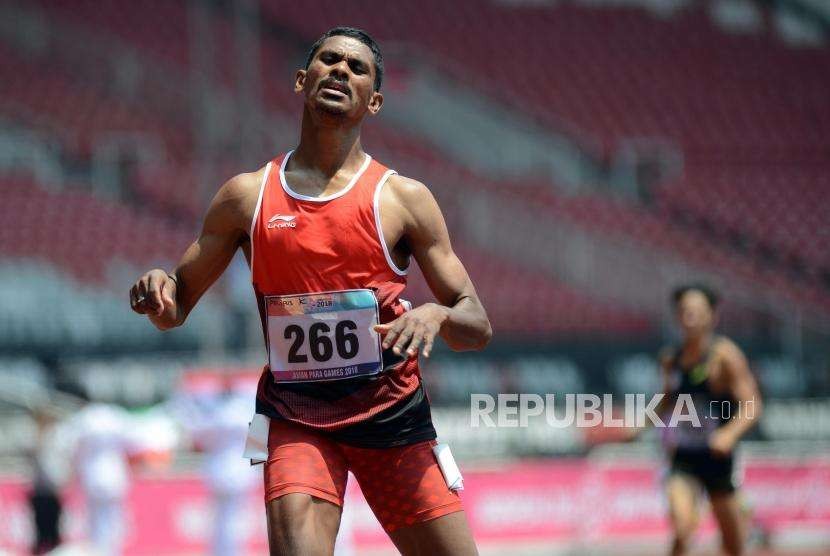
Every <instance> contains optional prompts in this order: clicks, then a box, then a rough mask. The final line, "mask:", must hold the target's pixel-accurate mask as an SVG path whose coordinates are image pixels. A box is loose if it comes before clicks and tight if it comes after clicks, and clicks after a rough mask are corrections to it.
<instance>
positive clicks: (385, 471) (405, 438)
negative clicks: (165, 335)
mask: <svg viewBox="0 0 830 556" xmlns="http://www.w3.org/2000/svg"><path fill="white" fill-rule="evenodd" d="M382 78H383V59H382V56H381V53H380V50H379V48H378V46H377V44H376V43H375V42H374V40H372V38H371V37H369V36H368V35H367V34H366V33H364V32H363V31H360V30H357V29H353V28H345V27H338V28H335V29H332V30H330V31H328V32H327V33H326V34H325V35H323V36H322V37H321V38H320V39H319V40H318V41H317V42H316V43H315V44H314V45H313V46H312V48H311V51H310V53H309V56H308V60H307V63H306V67H305V69H301V70H298V71H297V74H296V79H295V83H294V91H295V93H297V94H299V95H302V96H303V99H304V106H303V118H302V129H301V135H300V143H299V145H298V146H297V148H296V149H295V150H294V151H292V152H289V153H286V154H284V155H281V156H278V157H276V158H275V159H274V160H272V161H271V162H270V163H269V164H267V165H266V166H265V167H263V168H261V169H259V170H258V171H256V172H253V173H250V174H241V175H239V176H236V177H234V178H232V179H231V180H230V181H228V182H227V183H225V184H224V185H223V186H222V188H221V189H220V190H219V192H218V193H217V194H216V197H215V198H214V199H213V201H212V203H211V205H210V208H209V209H208V213H207V215H206V217H205V222H204V227H203V229H202V233H201V235H200V237H199V238H198V239H197V240H196V242H195V243H193V244H192V245H191V246H190V247H189V248H188V249H187V251H186V252H185V254H184V256H183V257H182V260H181V261H180V263H179V265H178V267H177V268H176V269H175V271H173V272H172V273H170V274H168V273H166V272H165V271H163V270H158V269H157V270H152V271H150V272H148V273H146V274H145V275H144V276H142V277H141V278H140V279H139V280H138V281H137V282H136V283H135V284H134V285H133V287H132V289H131V291H130V300H131V306H132V307H133V309H134V310H135V311H136V312H138V313H142V314H146V315H147V316H148V317H149V319H150V321H152V322H153V324H155V325H156V326H157V327H158V328H159V329H162V330H164V329H168V328H171V327H174V326H179V325H181V324H182V323H183V322H184V320H185V318H186V317H187V315H188V313H189V312H190V311H191V310H192V309H193V306H194V305H195V304H196V302H197V301H198V299H199V298H200V297H201V296H202V294H203V293H204V292H205V290H207V288H208V287H210V285H211V284H212V283H213V282H214V281H215V280H216V279H217V278H218V277H219V275H220V274H221V273H222V271H223V270H224V269H225V267H226V266H227V264H228V262H229V261H230V260H231V258H232V257H233V255H234V253H235V252H236V250H237V249H238V248H241V249H242V251H243V253H244V254H245V256H246V258H247V260H248V264H249V265H250V266H251V273H252V278H253V286H254V291H255V293H256V298H257V302H258V306H259V310H260V315H261V317H262V322H263V331H264V333H265V338H266V344H267V347H268V352H269V364H268V366H266V368H265V370H264V372H263V375H262V379H261V381H260V385H259V391H258V393H257V412H258V413H260V414H263V415H267V416H268V417H270V436H269V439H268V459H267V462H266V464H265V490H266V506H267V514H268V529H269V542H270V546H271V553H272V554H302V555H313V554H331V553H332V550H333V546H334V540H335V536H336V533H337V529H338V525H339V521H340V513H341V506H342V503H343V494H344V491H345V486H346V476H347V472H348V471H351V472H352V473H353V474H354V475H355V477H356V478H357V481H358V482H359V483H360V485H361V489H362V490H363V493H364V495H365V497H366V499H367V501H368V503H369V505H370V506H371V507H372V510H373V511H374V513H375V515H376V516H377V517H378V519H379V520H380V522H381V524H382V525H383V526H384V528H385V530H386V531H387V533H388V534H389V536H390V537H391V539H392V541H393V542H394V543H395V545H396V546H397V547H398V549H399V550H400V551H401V552H402V553H404V554H436V555H437V554H452V555H462V554H475V553H476V547H475V544H474V542H473V539H472V535H471V534H470V531H469V528H468V526H467V522H466V519H465V517H464V514H463V511H462V508H461V504H460V500H459V498H458V495H457V493H456V492H454V491H452V490H450V489H449V488H448V487H447V484H446V482H445V480H444V478H443V476H442V474H441V471H440V469H439V467H438V465H437V463H436V457H435V456H434V455H433V452H432V447H433V445H434V444H435V437H436V434H435V430H434V428H433V426H432V421H431V417H430V410H429V404H428V402H427V398H426V395H425V393H424V390H423V386H422V384H421V378H420V374H419V370H418V354H419V353H423V355H424V357H428V356H429V354H430V352H431V351H432V347H433V341H434V339H435V337H436V336H437V335H440V336H441V337H442V338H444V340H445V341H446V342H447V344H448V345H449V346H450V347H451V348H452V349H455V350H469V349H481V348H483V347H484V346H485V345H486V344H487V343H488V341H489V340H490V336H491V334H492V332H491V329H490V323H489V321H488V319H487V315H486V313H485V311H484V308H483V307H482V305H481V302H480V301H479V299H478V296H477V295H476V292H475V288H474V287H473V284H472V282H471V281H470V278H469V277H468V275H467V272H466V270H465V269H464V267H463V265H462V264H461V262H460V261H459V260H458V257H457V256H456V255H455V254H454V252H453V250H452V248H451V246H450V241H449V237H448V234H447V228H446V225H445V223H444V219H443V216H442V214H441V211H440V209H439V208H438V205H437V203H436V202H435V199H434V198H433V196H432V195H431V194H430V192H429V190H428V189H427V188H426V186H424V185H423V184H421V183H419V182H417V181H415V180H412V179H409V178H405V177H403V176H399V175H397V174H395V173H394V172H393V171H391V170H389V169H387V168H386V167H384V166H383V165H381V164H379V163H378V162H376V161H374V160H372V158H371V157H370V156H369V155H367V154H366V153H364V152H363V149H362V148H361V144H360V129H361V124H362V122H363V118H364V117H365V116H366V115H367V114H370V115H374V114H377V112H378V111H379V110H380V108H381V105H382V104H383V95H382V94H381V93H380V87H381V82H382ZM410 256H411V257H414V258H415V260H416V261H417V262H418V265H419V266H420V268H421V270H422V272H423V274H424V276H425V278H426V280H427V283H428V284H429V286H430V288H431V290H432V292H433V293H434V295H435V297H436V298H437V300H438V303H426V304H424V305H422V306H420V307H417V308H414V309H412V308H411V305H410V304H409V303H408V302H407V301H404V300H402V299H401V298H400V297H399V296H400V294H401V293H402V292H403V290H404V287H405V285H406V272H407V267H408V265H409V260H410ZM381 341H382V344H381Z"/></svg>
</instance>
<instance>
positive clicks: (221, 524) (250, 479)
mask: <svg viewBox="0 0 830 556" xmlns="http://www.w3.org/2000/svg"><path fill="white" fill-rule="evenodd" d="M199 378H200V379H204V378H205V376H204V375H201V376H200V377H199ZM211 378H212V379H213V380H212V381H211V383H208V384H205V383H204V381H203V382H202V385H201V386H197V387H194V388H188V386H187V385H185V386H184V388H183V390H184V391H183V392H181V393H180V394H179V395H178V396H177V397H176V398H175V400H174V401H173V407H172V412H173V414H174V415H175V416H176V417H177V419H178V421H179V423H180V425H181V426H182V428H183V429H184V430H185V431H186V433H187V435H188V437H189V440H190V443H191V445H192V446H193V448H195V449H196V450H198V451H200V452H203V453H204V460H203V467H202V471H203V475H202V476H203V478H204V481H205V484H206V486H207V488H208V490H209V492H210V494H211V498H212V499H213V526H212V528H211V531H212V536H211V542H210V546H211V551H210V553H211V554H213V555H214V556H234V555H237V554H242V553H243V550H242V544H243V542H244V536H243V532H244V530H245V526H246V524H245V522H244V517H245V502H246V500H247V499H248V498H249V495H250V493H251V489H252V487H253V486H254V484H255V481H256V479H257V473H256V471H255V469H254V468H253V467H252V466H251V464H250V462H249V461H248V460H246V459H243V458H242V452H243V450H244V448H245V437H246V435H247V433H248V421H249V420H250V416H251V409H252V407H253V400H254V396H255V395H256V376H254V377H253V380H252V381H244V380H241V379H238V378H235V377H233V376H219V375H215V376H213V377H211ZM185 381H187V377H186V378H185Z"/></svg>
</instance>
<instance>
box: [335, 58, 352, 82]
mask: <svg viewBox="0 0 830 556" xmlns="http://www.w3.org/2000/svg"><path fill="white" fill-rule="evenodd" d="M330 75H331V76H332V77H336V78H338V79H339V80H341V81H346V80H347V79H348V78H349V64H348V63H346V60H340V61H339V62H338V63H336V64H334V65H333V66H332V67H331V72H330Z"/></svg>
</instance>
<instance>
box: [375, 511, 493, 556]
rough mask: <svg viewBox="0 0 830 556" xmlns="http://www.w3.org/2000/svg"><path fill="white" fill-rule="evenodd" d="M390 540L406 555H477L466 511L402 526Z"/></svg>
mask: <svg viewBox="0 0 830 556" xmlns="http://www.w3.org/2000/svg"><path fill="white" fill-rule="evenodd" d="M389 538H391V539H392V542H394V543H395V546H396V547H397V548H398V550H399V551H400V552H401V554H403V555H404V556H421V555H425V556H473V555H476V554H478V551H477V550H476V545H475V542H474V541H473V534H472V532H471V531H470V526H469V525H468V524H467V516H466V515H464V512H463V511H459V512H454V513H451V514H447V515H444V516H441V517H438V518H435V519H433V520H430V521H424V522H421V523H416V524H415V525H410V526H408V527H401V528H400V529H395V530H394V531H391V532H390V533H389Z"/></svg>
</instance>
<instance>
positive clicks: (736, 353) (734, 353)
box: [712, 336, 744, 359]
mask: <svg viewBox="0 0 830 556" xmlns="http://www.w3.org/2000/svg"><path fill="white" fill-rule="evenodd" d="M712 349H713V350H714V352H715V355H717V356H718V357H722V358H726V359H734V358H736V357H738V358H743V357H744V352H743V350H741V348H740V347H738V344H736V343H735V342H734V341H732V340H731V339H730V338H727V337H726V336H718V338H717V340H715V345H714V346H712Z"/></svg>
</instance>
